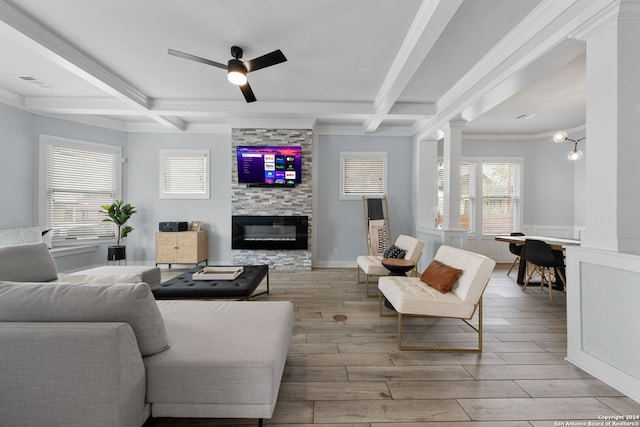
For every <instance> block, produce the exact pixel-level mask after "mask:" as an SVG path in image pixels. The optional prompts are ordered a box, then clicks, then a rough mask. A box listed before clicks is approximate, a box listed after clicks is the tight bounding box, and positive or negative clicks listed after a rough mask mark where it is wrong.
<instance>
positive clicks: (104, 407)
mask: <svg viewBox="0 0 640 427" xmlns="http://www.w3.org/2000/svg"><path fill="white" fill-rule="evenodd" d="M16 254H19V257H20V258H22V257H24V256H25V255H28V256H29V257H30V260H29V261H28V262H27V261H23V262H15V261H14V262H7V260H10V259H15V257H16ZM50 258H51V257H50V255H49V254H48V250H47V248H46V245H42V244H41V245H25V246H21V247H18V246H15V247H4V248H0V420H2V423H1V424H2V425H3V426H35V425H48V426H109V427H113V426H123V427H124V426H141V425H142V424H144V422H145V420H146V419H147V418H148V417H149V416H153V417H187V418H257V419H259V420H260V422H261V421H262V419H263V418H271V416H272V415H273V411H274V409H275V405H276V400H277V396H278V390H279V387H280V381H281V378H282V373H283V370H284V364H285V360H286V356H287V351H288V346H289V341H290V338H291V334H292V327H293V307H292V304H291V303H289V302H284V301H185V300H179V301H177V300H163V301H156V300H154V298H153V295H152V293H151V291H150V287H149V285H148V284H146V283H113V284H108V283H78V282H74V283H64V282H60V281H51V280H52V278H53V276H57V274H56V273H57V272H56V271H55V262H53V260H52V259H50ZM26 267H28V269H29V271H31V272H32V274H26V273H25V272H24V269H25V268H26ZM16 269H23V271H16ZM86 277H90V276H86ZM7 278H11V279H12V281H7V280H6V279H7ZM16 279H19V280H16ZM116 279H117V278H116ZM116 282H117V280H116Z"/></svg>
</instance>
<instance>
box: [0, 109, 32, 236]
mask: <svg viewBox="0 0 640 427" xmlns="http://www.w3.org/2000/svg"><path fill="white" fill-rule="evenodd" d="M34 139H35V133H34V130H33V115H32V114H29V113H26V112H24V111H21V110H18V109H16V108H12V107H9V106H7V105H4V104H0V149H2V152H3V156H0V206H1V207H2V209H1V212H2V213H0V228H11V227H31V226H33V225H34V224H37V221H38V213H37V211H36V210H35V201H36V193H35V192H36V188H37V187H36V186H37V182H36V180H37V176H38V175H37V173H34V168H35V166H36V165H37V161H38V157H37V152H38V150H37V145H36V144H35V143H34ZM35 172H37V169H35Z"/></svg>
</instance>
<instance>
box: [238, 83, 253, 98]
mask: <svg viewBox="0 0 640 427" xmlns="http://www.w3.org/2000/svg"><path fill="white" fill-rule="evenodd" d="M238 87H239V88H240V90H241V91H242V94H243V95H244V99H245V100H246V101H247V102H256V101H257V99H256V96H255V95H254V94H253V90H251V86H249V82H247V83H245V84H243V85H242V86H238Z"/></svg>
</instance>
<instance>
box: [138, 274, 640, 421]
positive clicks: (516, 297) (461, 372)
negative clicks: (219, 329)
mask: <svg viewBox="0 0 640 427" xmlns="http://www.w3.org/2000/svg"><path fill="white" fill-rule="evenodd" d="M508 267H509V265H498V266H497V268H496V270H495V271H494V273H493V276H492V279H491V282H490V284H489V287H488V288H487V291H486V292H485V297H484V317H485V319H484V351H483V353H481V354H474V353H453V352H447V353H429V352H401V351H399V350H398V349H397V341H396V331H397V329H396V319H395V318H392V317H390V318H387V317H385V318H381V317H379V315H378V300H377V298H367V297H366V296H365V293H364V290H365V288H364V285H363V284H360V285H359V284H357V278H356V270H355V268H354V269H317V270H313V271H310V272H277V271H275V272H274V271H272V272H271V273H270V279H271V280H270V282H271V294H270V295H264V296H260V297H258V298H257V300H261V301H262V300H287V301H292V302H293V304H294V307H295V325H294V333H293V338H292V342H291V346H290V348H289V355H288V358H287V363H286V366H285V371H284V376H283V379H282V384H281V386H280V393H279V396H278V403H277V406H276V410H275V413H274V415H273V418H272V419H270V420H265V425H267V426H272V427H292V426H298V427H305V426H311V425H313V426H325V427H383V426H384V427H389V426H397V427H435V426H446V427H462V426H465V427H467V426H468V427H488V426H498V427H502V426H504V427H507V426H509V427H521V426H522V427H524V426H530V427H531V426H533V427H547V426H559V425H568V424H567V421H579V420H583V421H587V420H591V421H597V420H598V417H599V416H606V415H635V414H640V404H638V403H636V402H634V401H633V400H631V399H629V398H627V397H625V396H624V395H622V394H620V393H619V392H617V391H616V390H614V389H612V388H611V387H608V386H607V385H605V384H604V383H602V382H601V381H599V380H597V379H595V378H593V377H591V376H590V375H588V374H586V373H585V372H583V371H581V370H580V369H578V368H576V367H574V366H573V365H571V364H570V363H568V362H566V361H565V360H564V357H565V355H566V310H565V294H564V293H562V292H558V291H554V292H553V301H549V299H548V293H547V291H543V290H541V289H540V288H539V287H538V286H530V287H528V288H527V291H526V292H522V290H521V287H520V286H518V285H517V284H516V283H515V279H512V278H509V277H507V276H506V271H507V268H508ZM178 273H179V271H178V270H171V271H168V270H163V280H166V278H168V277H169V276H170V275H175V274H178ZM512 276H513V277H514V278H515V273H512ZM263 286H264V285H263ZM374 286H375V285H374ZM569 286H570V284H569ZM345 316H346V319H345ZM407 320H408V322H407V324H406V327H405V328H404V330H405V332H406V338H407V341H408V342H412V343H416V344H418V343H420V344H426V343H429V344H437V345H443V346H444V345H448V344H450V343H456V344H460V343H464V342H467V341H468V342H469V345H473V341H474V339H475V335H474V334H473V333H472V332H473V331H472V330H471V329H470V328H469V327H468V326H466V325H465V324H464V323H462V322H458V321H455V320H445V319H440V320H435V319H419V318H413V319H407ZM556 422H560V423H564V424H558V423H556ZM245 425H246V426H256V425H257V421H256V420H255V419H253V420H226V419H225V420H222V419H221V420H211V419H207V420H198V419H191V420H188V419H167V418H165V419H150V420H149V421H148V422H147V423H146V424H145V427H155V426H245ZM585 425H586V424H585Z"/></svg>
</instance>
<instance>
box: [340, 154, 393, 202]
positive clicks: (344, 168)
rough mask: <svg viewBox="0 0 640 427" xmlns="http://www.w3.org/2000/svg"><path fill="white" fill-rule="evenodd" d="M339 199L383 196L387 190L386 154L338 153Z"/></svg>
mask: <svg viewBox="0 0 640 427" xmlns="http://www.w3.org/2000/svg"><path fill="white" fill-rule="evenodd" d="M340 160H341V161H340V164H341V175H342V176H341V185H342V191H341V198H343V199H352V198H353V199H355V198H357V199H360V198H362V196H372V195H383V194H386V189H387V153H340Z"/></svg>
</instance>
